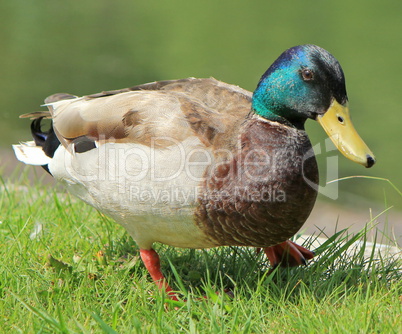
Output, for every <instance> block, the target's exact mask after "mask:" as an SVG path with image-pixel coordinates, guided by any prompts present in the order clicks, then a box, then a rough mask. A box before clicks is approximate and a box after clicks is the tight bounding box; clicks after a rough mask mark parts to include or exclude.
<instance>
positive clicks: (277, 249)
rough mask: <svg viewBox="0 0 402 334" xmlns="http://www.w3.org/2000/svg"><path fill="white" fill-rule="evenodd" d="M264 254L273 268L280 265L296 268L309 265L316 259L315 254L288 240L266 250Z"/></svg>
mask: <svg viewBox="0 0 402 334" xmlns="http://www.w3.org/2000/svg"><path fill="white" fill-rule="evenodd" d="M264 252H265V254H266V256H267V258H268V260H269V262H270V263H271V266H272V267H273V268H275V267H277V266H278V265H279V264H280V265H281V266H282V267H296V266H300V265H302V264H303V265H305V264H307V260H310V259H312V258H313V257H314V255H315V254H314V252H312V251H309V250H308V249H306V248H304V247H302V246H299V245H298V244H295V243H294V242H292V241H290V240H287V241H285V242H282V243H280V244H278V245H275V246H271V247H267V248H264Z"/></svg>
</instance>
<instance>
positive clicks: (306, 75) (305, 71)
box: [301, 68, 314, 81]
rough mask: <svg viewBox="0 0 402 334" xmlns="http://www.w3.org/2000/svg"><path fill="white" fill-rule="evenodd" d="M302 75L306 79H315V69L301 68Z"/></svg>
mask: <svg viewBox="0 0 402 334" xmlns="http://www.w3.org/2000/svg"><path fill="white" fill-rule="evenodd" d="M301 75H302V77H303V80H304V81H310V80H313V77H314V75H313V71H312V70H310V69H308V68H303V69H302V70H301Z"/></svg>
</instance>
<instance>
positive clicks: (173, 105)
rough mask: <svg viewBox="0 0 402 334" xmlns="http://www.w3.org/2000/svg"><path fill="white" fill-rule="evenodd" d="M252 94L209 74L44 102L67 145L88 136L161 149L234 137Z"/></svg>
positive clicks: (223, 141)
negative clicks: (188, 140) (186, 141)
mask: <svg viewBox="0 0 402 334" xmlns="http://www.w3.org/2000/svg"><path fill="white" fill-rule="evenodd" d="M251 95H252V94H251V93H250V92H248V91H246V90H244V89H241V88H239V87H237V86H234V85H229V84H226V83H223V82H221V81H218V80H215V79H213V78H209V79H195V78H188V79H181V80H171V81H159V82H153V83H148V84H144V85H139V86H135V87H131V88H126V89H121V90H115V91H105V92H102V93H98V94H93V95H87V96H83V97H76V96H74V95H69V94H64V93H63V94H55V95H52V96H50V97H48V98H47V99H46V100H45V102H46V106H47V107H48V109H49V113H50V115H51V118H52V119H53V128H54V131H55V133H56V135H57V137H58V138H59V140H60V142H61V143H62V144H63V145H64V146H66V147H67V146H68V145H69V144H70V143H71V142H73V141H74V140H75V139H77V138H82V137H88V138H90V139H91V140H95V141H98V142H99V143H101V144H102V143H103V142H108V141H114V142H133V143H140V144H144V145H154V147H161V148H163V147H164V146H168V145H171V144H172V142H175V141H176V142H180V141H183V140H184V139H186V138H187V137H189V136H194V135H196V136H198V137H199V139H200V141H201V142H202V143H203V144H204V145H206V146H211V145H213V146H216V147H217V148H220V147H226V146H228V145H229V146H230V143H231V142H233V141H235V140H236V138H237V136H236V134H237V132H236V131H237V129H238V127H239V126H240V124H241V122H242V120H244V118H245V117H246V115H247V114H248V112H249V111H250V106H251ZM25 116H29V117H33V118H36V117H35V116H39V117H43V116H44V113H43V112H42V113H40V115H39V114H38V115H35V113H32V114H27V115H25ZM235 137H236V138H235Z"/></svg>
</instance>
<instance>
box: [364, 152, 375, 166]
mask: <svg viewBox="0 0 402 334" xmlns="http://www.w3.org/2000/svg"><path fill="white" fill-rule="evenodd" d="M366 157H367V165H366V167H367V168H370V167H372V166H373V165H374V164H375V159H374V158H373V157H372V156H371V155H368V154H367V156H366Z"/></svg>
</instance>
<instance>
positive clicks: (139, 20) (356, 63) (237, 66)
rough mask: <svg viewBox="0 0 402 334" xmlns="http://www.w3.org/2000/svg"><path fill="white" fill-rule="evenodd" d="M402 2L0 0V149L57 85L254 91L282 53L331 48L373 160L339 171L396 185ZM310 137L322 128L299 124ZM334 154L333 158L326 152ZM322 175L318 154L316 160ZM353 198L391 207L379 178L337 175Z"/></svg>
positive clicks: (401, 158)
mask: <svg viewBox="0 0 402 334" xmlns="http://www.w3.org/2000/svg"><path fill="white" fill-rule="evenodd" d="M401 33H402V2H399V1H391V0H383V1H381V2H380V1H367V0H366V1H362V0H358V1H350V0H338V1H322V0H320V1H319V0H310V1H309V0H305V1H269V0H253V1H238V0H230V1H228V0H219V1H217V0H204V1H189V0H187V1H184V0H169V1H156V0H148V1H124V0H115V1H110V0H109V1H107V0H81V1H57V0H36V1H30V0H12V1H6V0H1V1H0V41H1V44H0V64H1V65H0V149H1V152H2V154H3V156H4V155H5V154H7V152H11V148H10V144H12V143H15V142H18V141H20V140H28V139H30V135H29V130H28V127H29V121H28V120H19V119H18V115H20V114H22V113H26V112H30V111H35V110H38V109H39V105H40V104H41V103H42V101H43V99H44V98H45V97H46V96H48V95H50V94H52V93H55V92H68V93H73V94H77V95H84V94H90V93H95V92H98V91H102V90H110V89H118V88H123V87H127V86H133V85H136V84H140V83H144V82H149V81H155V80H163V79H177V78H184V77H189V76H195V77H209V76H213V77H215V78H217V79H219V80H222V81H226V82H228V83H232V84H237V85H239V86H241V87H243V88H246V89H248V90H253V89H254V88H255V86H256V83H257V82H258V80H259V77H260V76H261V74H262V73H263V72H264V71H265V70H266V68H267V67H268V66H269V65H270V64H271V63H272V62H273V61H274V60H275V59H276V57H277V56H278V55H279V54H280V53H281V52H282V51H284V50H285V49H287V48H289V47H291V46H294V45H297V44H304V43H313V44H317V45H319V46H321V47H323V48H325V49H327V50H329V51H330V52H331V53H332V54H334V56H335V57H336V58H337V59H338V60H339V61H340V63H341V65H342V67H343V69H344V72H345V74H346V82H347V89H348V95H349V100H350V108H351V112H352V117H353V120H354V123H355V126H356V128H357V130H358V131H359V133H360V135H361V136H362V137H363V138H364V140H365V141H366V143H367V144H368V146H369V147H370V148H371V149H372V150H373V152H374V153H375V154H376V157H377V160H378V163H377V164H376V165H375V166H374V167H373V168H372V169H364V168H363V167H361V166H359V165H356V164H354V163H352V162H350V161H348V160H347V159H345V158H343V157H342V156H340V157H339V165H340V169H339V177H342V176H348V175H372V176H378V177H384V178H389V179H390V180H391V181H392V182H393V183H394V184H395V185H396V186H397V187H399V188H402V182H401V181H402V180H401V177H400V168H401V167H400V166H401V165H402V154H401V153H402V152H401V144H402V140H401V139H402V135H401V125H402V118H401V117H400V113H401V112H400V109H401V107H400V103H401V101H400V100H401V98H400V94H401V93H400V90H401V75H402V61H401V58H402V57H401V54H402V37H401ZM307 130H308V131H309V134H310V137H311V140H312V142H313V144H317V143H324V139H325V138H326V135H325V133H324V131H323V130H322V129H321V128H320V127H319V125H318V124H316V123H315V122H311V121H310V122H308V125H307ZM333 154H334V152H331V153H330V155H333ZM319 162H320V165H321V169H322V174H323V175H322V178H323V180H324V181H325V168H326V166H325V155H321V156H319ZM339 186H340V189H341V191H346V192H348V193H351V194H354V196H355V197H348V196H341V197H342V198H344V199H345V198H346V199H349V201H350V198H355V199H356V198H364V197H366V198H369V199H370V200H375V201H379V202H381V203H384V201H387V204H388V205H394V206H400V205H401V203H400V202H401V198H400V197H399V196H397V194H396V192H395V191H394V190H393V189H392V188H391V187H390V186H389V185H388V184H386V183H385V182H380V181H375V180H364V179H363V180H362V179H354V180H349V181H343V182H340V183H339Z"/></svg>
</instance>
